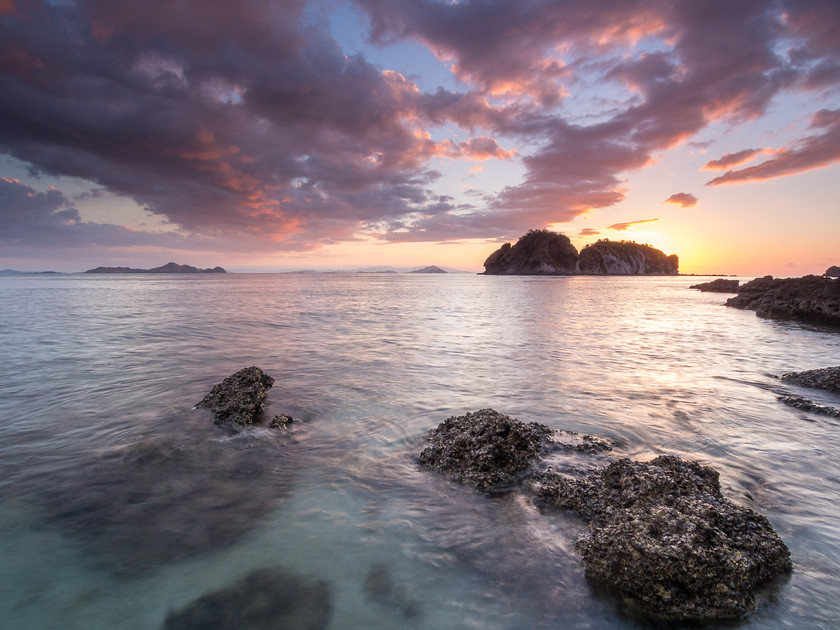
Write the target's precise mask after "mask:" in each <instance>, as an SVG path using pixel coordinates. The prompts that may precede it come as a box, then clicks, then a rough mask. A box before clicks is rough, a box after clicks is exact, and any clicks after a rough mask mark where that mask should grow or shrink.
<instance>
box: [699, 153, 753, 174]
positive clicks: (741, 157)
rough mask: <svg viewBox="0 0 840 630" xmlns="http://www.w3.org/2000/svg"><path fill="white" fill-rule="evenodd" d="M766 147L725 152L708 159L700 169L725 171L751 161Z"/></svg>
mask: <svg viewBox="0 0 840 630" xmlns="http://www.w3.org/2000/svg"><path fill="white" fill-rule="evenodd" d="M766 151H767V150H766V149H744V150H743V151H738V152H737V153H727V154H725V155H724V156H723V157H721V158H719V159H717V160H709V161H708V162H706V165H705V166H704V167H703V169H702V170H704V171H725V170H727V169H730V168H732V167H733V166H740V165H741V164H746V163H747V162H749V161H751V160H752V159H753V158H754V157H755V156H756V155H758V154H760V153H765V152H766Z"/></svg>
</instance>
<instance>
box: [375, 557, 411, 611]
mask: <svg viewBox="0 0 840 630" xmlns="http://www.w3.org/2000/svg"><path fill="white" fill-rule="evenodd" d="M364 592H365V598H366V599H368V600H370V601H373V602H376V603H377V604H379V605H380V606H385V607H387V608H394V609H396V610H397V611H399V612H400V613H402V615H403V617H406V618H409V619H411V618H414V617H417V616H418V615H419V614H420V604H419V603H418V602H417V600H416V599H414V598H413V597H412V596H411V595H410V594H409V592H408V589H407V588H406V587H405V585H404V584H401V583H400V582H399V581H398V580H397V578H396V576H395V575H394V572H393V570H392V569H391V566H390V565H388V564H385V563H383V562H377V563H375V564H373V565H372V566H371V567H370V569H369V570H368V572H367V575H366V576H365V583H364Z"/></svg>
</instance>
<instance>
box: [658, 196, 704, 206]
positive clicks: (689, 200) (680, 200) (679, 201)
mask: <svg viewBox="0 0 840 630" xmlns="http://www.w3.org/2000/svg"><path fill="white" fill-rule="evenodd" d="M662 203H673V204H676V205H678V206H682V207H683V208H692V207H694V206H696V205H697V197H695V196H694V195H692V194H690V193H683V192H681V193H674V194H673V195H671V196H670V197H668V198H667V199H666V200H665V201H663V202H662Z"/></svg>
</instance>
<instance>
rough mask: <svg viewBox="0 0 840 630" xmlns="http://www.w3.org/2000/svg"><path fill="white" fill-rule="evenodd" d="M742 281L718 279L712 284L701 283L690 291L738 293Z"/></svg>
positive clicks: (691, 287) (694, 285) (693, 286)
mask: <svg viewBox="0 0 840 630" xmlns="http://www.w3.org/2000/svg"><path fill="white" fill-rule="evenodd" d="M739 284H741V281H740V280H727V279H725V278H718V279H717V280H712V281H711V282H701V283H700V284H692V285H691V286H690V287H688V288H689V289H699V290H700V291H711V292H713V293H738V285H739Z"/></svg>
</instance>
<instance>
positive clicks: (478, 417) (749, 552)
mask: <svg viewBox="0 0 840 630" xmlns="http://www.w3.org/2000/svg"><path fill="white" fill-rule="evenodd" d="M556 435H557V432H552V431H551V429H550V428H549V427H547V426H545V425H542V424H538V423H534V422H532V423H524V422H520V421H518V420H513V419H511V418H510V417H508V416H505V415H503V414H500V413H499V412H497V411H494V410H492V409H482V410H481V411H478V412H475V413H467V414H466V415H464V416H459V417H453V418H449V419H447V420H446V421H444V422H443V423H442V424H441V425H439V426H438V427H437V428H436V429H433V430H432V431H431V432H430V434H429V441H430V443H431V444H430V446H428V447H427V448H426V449H424V450H423V452H422V453H421V454H420V457H419V458H418V461H419V463H420V465H421V466H424V467H426V468H431V469H433V470H436V471H438V472H442V473H445V474H448V475H450V476H452V477H454V478H455V479H456V480H458V481H460V482H462V483H467V484H469V485H472V486H475V487H477V488H478V489H479V490H485V491H486V490H490V489H500V488H502V489H507V490H510V489H512V487H513V485H514V484H515V482H517V481H521V480H526V479H527V484H526V486H525V490H526V491H528V492H531V493H532V494H533V498H534V502H535V503H536V504H537V505H538V506H539V507H540V508H541V509H542V510H543V511H544V512H548V513H550V512H551V511H552V510H557V509H563V510H570V511H573V512H575V513H577V514H578V515H579V516H581V517H582V518H584V519H586V520H587V521H589V530H588V533H587V534H586V535H584V536H583V537H582V538H581V539H580V540H579V541H578V543H577V548H578V550H579V551H580V553H581V558H582V560H583V563H584V566H585V572H586V577H587V579H589V580H590V581H591V582H593V583H596V584H600V585H606V586H608V587H610V588H612V589H614V590H616V591H618V592H620V593H621V594H623V595H624V596H626V597H629V598H632V599H633V600H635V601H636V602H637V603H638V604H640V605H641V606H642V608H643V609H645V610H647V611H648V612H649V613H653V614H654V615H656V616H660V617H666V618H670V619H693V620H713V619H728V618H737V617H740V616H743V615H744V614H746V613H748V612H750V611H751V610H752V609H753V608H754V606H755V597H754V590H755V588H756V587H757V586H758V585H760V584H762V583H763V582H766V581H767V580H770V579H772V578H774V577H776V576H778V575H781V574H783V573H785V572H788V571H790V570H791V568H792V564H791V560H790V552H789V551H788V549H787V547H786V546H785V544H784V542H782V540H781V539H780V538H779V536H778V535H777V534H776V533H775V532H774V531H773V528H772V527H771V525H770V523H769V522H768V521H767V519H766V518H764V517H763V516H761V515H760V514H758V513H756V512H754V511H753V510H750V509H749V508H745V507H742V506H738V505H736V504H734V503H732V502H731V501H729V500H727V499H726V498H725V497H724V496H723V494H722V492H721V487H720V481H719V475H718V473H717V471H715V470H714V469H712V468H709V467H706V466H703V465H701V464H699V463H697V462H691V461H685V460H682V459H680V458H678V457H673V456H662V457H658V458H656V459H654V460H652V461H650V462H635V461H631V460H629V459H620V460H618V461H615V462H613V463H611V464H609V465H607V466H605V467H603V468H596V469H594V470H591V471H589V472H586V471H584V470H582V469H579V468H576V467H568V469H567V470H566V471H564V472H559V471H558V470H556V469H554V468H553V467H549V468H546V469H544V470H538V467H539V466H540V465H541V464H542V463H543V461H542V458H543V456H545V455H548V454H549V453H550V454H551V456H556V454H557V452H558V451H561V450H563V449H564V448H569V449H573V450H576V451H579V452H600V451H603V450H604V447H605V448H606V449H608V448H609V445H608V444H607V443H606V442H604V441H603V440H599V439H598V438H594V437H592V436H585V437H584V438H582V439H578V440H577V441H576V442H575V443H572V444H563V443H562V442H560V441H555V439H554V437H555V436H556ZM572 435H576V434H572ZM586 437H588V438H589V440H587V439H585V438H586ZM587 449H589V450H587ZM543 468H544V465H543Z"/></svg>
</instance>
